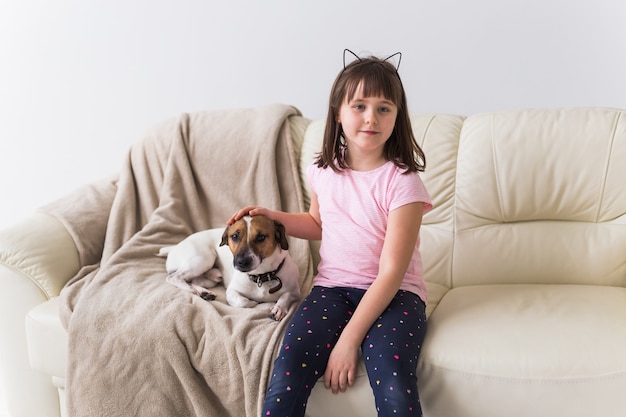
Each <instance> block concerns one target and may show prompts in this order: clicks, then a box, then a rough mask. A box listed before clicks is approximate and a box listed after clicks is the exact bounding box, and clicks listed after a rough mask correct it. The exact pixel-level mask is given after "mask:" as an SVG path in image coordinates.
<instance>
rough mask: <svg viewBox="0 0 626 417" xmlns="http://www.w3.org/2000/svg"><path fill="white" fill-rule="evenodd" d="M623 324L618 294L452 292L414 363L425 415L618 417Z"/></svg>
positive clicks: (609, 290)
mask: <svg viewBox="0 0 626 417" xmlns="http://www.w3.org/2000/svg"><path fill="white" fill-rule="evenodd" d="M624 317H626V288H619V287H604V286H586V285H478V286H469V287H460V288H454V289H452V290H450V291H449V292H448V293H447V294H446V295H445V296H444V297H443V299H442V300H441V302H440V304H439V306H438V307H437V308H436V309H435V311H434V312H433V314H432V315H431V317H430V319H429V323H428V326H429V328H428V332H427V335H426V340H425V341H424V347H423V349H422V353H421V356H420V362H419V364H418V372H419V377H420V381H419V382H420V393H421V395H422V400H423V404H424V405H425V410H424V411H425V414H427V415H435V416H437V415H463V416H464V417H471V416H474V415H476V416H478V415H480V416H481V417H489V416H494V417H495V416H502V415H503V414H502V413H503V410H507V412H506V415H507V416H529V415H532V416H535V417H537V416H546V417H547V416H550V417H553V416H565V415H566V416H570V417H571V416H589V415H598V416H600V415H601V416H616V415H618V414H619V415H622V414H620V413H623V410H624V409H626V396H624V393H623V392H621V389H620V388H619V387H623V386H624V384H626V355H625V354H624V352H626V321H625V320H624ZM564 398H566V399H568V400H567V401H562V400H561V399H564ZM600 399H606V402H605V404H610V407H609V408H607V409H605V407H604V404H603V401H600ZM620 399H621V400H620ZM619 403H621V405H622V407H621V408H620V409H616V407H615V405H616V404H619ZM467 404H473V405H472V406H470V407H467ZM537 404H540V405H541V406H540V407H539V406H538V405H537ZM426 407H427V408H426ZM538 407H539V408H538ZM443 410H445V413H444V412H443ZM470 410H480V414H471V411H470ZM485 410H491V412H490V413H485Z"/></svg>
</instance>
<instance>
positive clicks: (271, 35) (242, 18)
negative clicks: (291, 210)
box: [0, 0, 626, 227]
mask: <svg viewBox="0 0 626 417" xmlns="http://www.w3.org/2000/svg"><path fill="white" fill-rule="evenodd" d="M624 21H626V2H624V1H622V0H577V1H572V0H525V1H522V0H519V1H503V0H471V1H470V0H456V1H455V0H436V1H432V0H430V1H426V0H406V1H389V2H383V1H373V0H358V1H357V0H341V1H335V0H316V1H294V0H264V1H258V0H228V1H221V2H215V1H207V0H169V1H167V0H152V1H148V0H145V1H137V0H135V1H133V0H126V1H121V0H118V1H115V0H113V1H111V0H107V1H95V0H94V1H90V0H74V1H64V0H58V1H49V0H1V2H0V60H1V61H0V196H1V197H0V198H1V199H2V202H1V203H0V227H3V226H5V225H8V224H10V223H13V222H14V221H15V220H17V219H19V218H21V217H23V216H25V215H26V214H28V213H30V212H31V211H32V210H33V209H34V208H35V207H37V206H39V205H40V204H42V203H44V202H47V201H49V200H51V199H53V198H55V197H57V196H59V195H61V194H63V193H65V192H68V191H69V190H71V189H73V188H75V187H76V186H78V185H80V184H82V183H84V182H87V181H92V180H95V179H98V178H101V177H104V176H107V175H108V174H110V173H112V172H114V171H116V170H117V168H118V167H119V166H120V163H121V159H122V158H123V156H124V153H125V151H126V149H127V148H128V146H129V145H130V143H131V142H133V141H134V140H136V139H137V138H138V137H139V136H140V135H141V133H142V132H143V131H144V130H145V129H146V128H147V127H149V126H152V125H153V124H155V123H157V122H159V121H161V120H163V119H165V118H169V117H170V116H174V115H177V114H179V113H181V112H186V111H197V110H206V109H214V108H224V107H249V106H256V105H259V104H265V103H270V102H283V103H289V104H293V105H296V106H297V107H299V108H300V109H301V110H302V112H303V113H304V115H305V116H308V117H311V118H320V117H323V116H324V112H325V110H326V102H327V94H328V91H329V88H330V84H331V83H332V80H333V79H334V77H335V75H336V73H337V71H338V70H339V69H340V68H341V65H342V50H343V48H346V47H348V48H351V49H353V50H354V51H356V52H362V51H369V52H371V53H374V54H377V55H384V54H391V53H393V52H396V51H402V52H403V54H404V55H403V59H402V65H401V68H400V73H401V75H402V77H403V81H404V84H405V87H406V88H407V91H408V94H409V105H410V110H411V111H412V112H418V111H430V112H445V113H456V114H472V113H476V112H480V111H489V110H500V109H511V108H521V107H554V106H559V107H560V106H610V107H621V108H626V80H625V77H624V75H623V74H626V54H625V53H624V43H625V41H626V25H625V24H624Z"/></svg>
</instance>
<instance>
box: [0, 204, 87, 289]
mask: <svg viewBox="0 0 626 417" xmlns="http://www.w3.org/2000/svg"><path fill="white" fill-rule="evenodd" d="M0 265H1V266H2V267H3V274H2V276H4V273H12V274H16V275H18V276H20V277H21V278H22V279H23V280H26V281H28V282H30V283H32V285H34V286H35V287H37V288H39V289H40V290H41V292H42V295H43V296H44V298H45V299H49V298H50V297H55V296H57V295H59V293H60V291H61V289H62V288H63V286H64V285H65V284H66V283H67V281H68V280H69V279H70V278H72V277H73V276H74V275H75V274H76V273H77V272H78V270H79V268H80V262H79V257H78V251H77V250H76V245H75V244H74V240H73V239H72V237H71V236H70V234H69V233H68V231H67V230H66V228H65V227H64V226H63V224H61V222H59V221H58V220H57V219H55V218H54V217H52V216H49V215H47V214H44V213H34V214H32V215H31V216H30V217H28V218H26V219H24V220H22V221H21V222H19V223H17V224H15V225H14V226H12V227H10V228H8V229H5V230H3V231H0ZM4 281H5V280H4V279H1V278H0V282H1V283H0V285H2V286H3V287H4V284H5V282H4Z"/></svg>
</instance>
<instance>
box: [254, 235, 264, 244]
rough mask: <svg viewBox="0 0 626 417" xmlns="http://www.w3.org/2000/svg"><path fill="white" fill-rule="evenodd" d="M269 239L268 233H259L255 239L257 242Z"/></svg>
mask: <svg viewBox="0 0 626 417" xmlns="http://www.w3.org/2000/svg"><path fill="white" fill-rule="evenodd" d="M265 239H267V235H257V237H256V239H254V240H255V241H256V242H257V243H263V242H265Z"/></svg>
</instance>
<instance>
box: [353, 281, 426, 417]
mask: <svg viewBox="0 0 626 417" xmlns="http://www.w3.org/2000/svg"><path fill="white" fill-rule="evenodd" d="M425 310H426V309H425V306H424V303H423V302H422V300H421V299H420V298H419V297H418V296H417V295H415V294H413V293H410V292H407V291H399V292H398V294H396V296H395V297H394V299H393V300H392V301H391V303H390V304H389V306H388V307H387V309H386V310H385V311H384V312H383V314H382V315H381V316H380V317H379V318H378V320H377V321H376V322H375V323H374V325H373V326H372V328H371V329H370V331H369V332H368V334H367V336H366V337H365V340H364V341H363V345H362V346H361V349H362V351H363V359H364V361H365V367H366V369H367V375H368V378H369V380H370V385H371V386H372V390H373V391H374V397H375V399H376V408H377V410H378V415H379V417H382V416H394V417H399V416H421V415H422V408H421V405H420V400H419V395H418V393H417V375H416V368H417V359H418V357H419V353H420V349H421V347H422V342H423V340H424V336H425V334H426V313H425Z"/></svg>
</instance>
